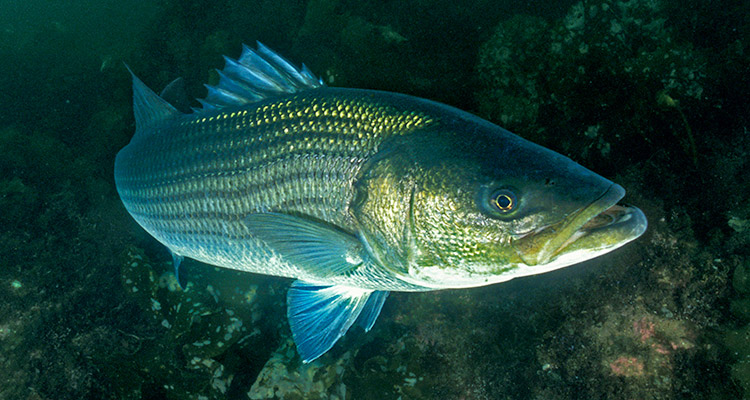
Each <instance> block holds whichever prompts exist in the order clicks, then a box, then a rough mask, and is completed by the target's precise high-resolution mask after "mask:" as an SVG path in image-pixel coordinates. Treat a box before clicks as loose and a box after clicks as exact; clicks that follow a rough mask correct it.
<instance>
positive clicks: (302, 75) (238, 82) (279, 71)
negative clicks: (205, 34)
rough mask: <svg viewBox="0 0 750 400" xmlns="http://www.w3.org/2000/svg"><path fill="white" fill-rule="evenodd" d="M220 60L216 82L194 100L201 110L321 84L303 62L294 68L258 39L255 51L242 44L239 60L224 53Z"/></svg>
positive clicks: (316, 86)
mask: <svg viewBox="0 0 750 400" xmlns="http://www.w3.org/2000/svg"><path fill="white" fill-rule="evenodd" d="M224 60H225V62H226V64H225V65H224V69H223V70H221V71H218V73H219V83H218V84H217V85H216V86H211V85H205V86H206V88H207V89H208V96H206V98H205V99H199V100H198V101H199V102H200V103H201V104H202V105H203V110H215V109H219V108H224V107H228V106H238V105H242V104H247V103H252V102H255V101H258V100H262V99H265V98H268V97H273V96H278V95H281V94H287V93H294V92H299V91H301V90H307V89H314V88H318V87H321V86H325V85H324V84H323V80H322V79H320V78H318V77H316V76H315V75H313V73H312V72H311V71H310V70H309V69H308V68H307V67H306V66H305V65H304V64H303V65H302V68H297V67H295V66H294V65H292V64H291V63H290V62H289V61H287V60H285V59H284V58H282V57H281V56H280V55H278V54H276V53H274V52H273V51H272V50H271V49H269V48H268V47H266V46H264V45H263V44H261V43H260V42H258V48H257V50H253V49H251V48H250V47H248V46H247V45H242V54H241V55H240V58H239V59H237V60H233V59H231V58H229V57H226V56H225V57H224ZM196 111H198V112H200V111H202V110H196Z"/></svg>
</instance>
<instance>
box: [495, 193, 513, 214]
mask: <svg viewBox="0 0 750 400" xmlns="http://www.w3.org/2000/svg"><path fill="white" fill-rule="evenodd" d="M490 204H491V205H492V207H493V208H494V209H495V210H497V211H499V212H501V213H503V214H506V213H509V212H511V211H513V210H515V209H516V206H517V205H518V202H517V201H516V195H515V194H514V193H513V192H511V191H510V190H508V189H498V190H495V191H494V192H492V194H491V195H490Z"/></svg>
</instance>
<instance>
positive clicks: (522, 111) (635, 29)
mask: <svg viewBox="0 0 750 400" xmlns="http://www.w3.org/2000/svg"><path fill="white" fill-rule="evenodd" d="M666 17H667V15H665V12H664V11H663V9H662V2H660V1H646V0H631V1H619V0H601V1H595V2H579V3H576V4H575V5H573V6H572V7H571V8H570V9H569V10H568V13H567V15H565V17H563V18H561V19H558V20H553V21H547V20H544V19H541V18H538V17H527V16H515V17H513V18H510V19H508V20H506V21H502V22H501V23H500V24H499V25H497V27H496V28H495V32H494V34H493V36H492V37H491V38H490V39H489V40H488V41H487V42H486V43H485V44H484V45H483V46H482V49H481V51H480V54H479V62H478V65H477V72H478V75H479V78H480V81H481V82H482V84H483V86H484V89H483V90H481V91H480V92H479V95H478V103H479V105H480V113H481V115H482V116H484V117H487V118H490V119H492V120H494V121H497V122H498V123H501V124H502V125H504V126H505V127H507V128H508V129H510V130H512V131H515V132H517V133H519V134H521V135H522V136H525V137H527V138H529V139H531V140H532V141H535V142H538V143H541V144H543V145H547V146H552V147H553V148H556V149H560V150H562V151H563V152H566V153H568V154H572V155H574V156H575V157H579V158H585V159H587V161H589V162H597V161H603V160H605V159H608V160H609V161H608V162H611V161H612V160H611V159H612V157H618V156H619V157H626V156H625V155H624V154H623V152H621V151H617V150H624V149H628V150H629V152H625V153H626V154H628V155H627V157H633V156H634V155H633V150H634V149H638V148H647V146H654V145H656V144H658V145H659V146H662V145H664V146H673V147H674V148H673V149H672V150H674V151H675V152H676V153H677V154H679V155H680V156H681V157H683V158H686V161H688V162H695V157H696V149H695V143H694V138H693V137H692V136H693V134H692V129H691V127H690V125H689V124H688V120H687V119H686V118H685V113H684V111H683V109H684V107H685V106H686V104H688V105H689V104H692V103H693V102H696V101H698V100H700V99H701V98H702V95H703V91H704V80H705V76H706V71H705V61H704V58H703V56H702V55H701V54H700V53H698V52H696V51H694V50H693V48H692V46H691V45H690V44H688V43H684V42H680V41H679V40H676V39H675V36H676V35H675V34H674V32H673V31H672V29H671V28H670V27H669V26H667V25H666ZM663 142H666V143H663ZM614 161H619V160H614Z"/></svg>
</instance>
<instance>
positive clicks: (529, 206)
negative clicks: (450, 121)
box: [352, 122, 647, 288]
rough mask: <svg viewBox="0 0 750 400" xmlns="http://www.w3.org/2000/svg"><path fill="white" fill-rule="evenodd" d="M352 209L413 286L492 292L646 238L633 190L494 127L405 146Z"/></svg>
mask: <svg viewBox="0 0 750 400" xmlns="http://www.w3.org/2000/svg"><path fill="white" fill-rule="evenodd" d="M397 142H398V143H396V144H394V145H393V146H392V147H391V150H389V151H384V152H383V155H382V156H381V157H379V158H376V159H375V160H374V161H373V162H372V163H371V165H369V166H368V167H367V169H366V171H365V172H363V174H362V179H361V180H360V181H359V182H358V194H357V200H356V201H355V203H354V207H353V208H352V210H353V212H354V214H355V218H356V219H357V220H358V222H359V223H360V235H361V236H362V238H363V240H364V241H365V242H366V243H367V244H368V247H369V248H370V250H371V252H372V253H373V255H374V256H375V258H376V259H377V260H379V261H380V262H381V264H383V265H386V266H388V267H390V268H392V269H393V270H394V271H396V272H397V273H400V274H401V276H402V279H405V280H408V281H410V282H411V283H414V284H418V285H422V286H426V287H433V288H454V287H472V286H481V285H487V284H492V283H497V282H502V281H506V280H509V279H512V278H515V277H519V276H525V275H532V274H538V273H543V272H547V271H551V270H554V269H558V268H562V267H565V266H568V265H571V264H575V263H578V262H581V261H585V260H588V259H591V258H594V257H597V256H599V255H602V254H604V253H607V252H609V251H612V250H614V249H616V248H618V247H620V246H622V245H624V244H625V243H627V242H629V241H631V240H633V239H635V238H637V237H638V236H640V235H641V234H642V233H643V232H644V231H645V229H646V225H647V223H646V218H645V216H644V214H643V213H642V212H641V210H639V209H638V208H636V207H631V206H626V205H619V204H618V201H620V200H621V199H622V197H623V196H624V195H625V190H624V189H623V188H622V187H621V186H619V185H617V184H616V183H613V182H611V181H610V180H608V179H606V178H604V177H602V176H599V175H597V174H596V173H594V172H592V171H590V170H588V169H586V168H584V167H583V166H581V165H579V164H577V163H575V162H574V161H572V160H571V159H569V158H567V157H565V156H563V155H561V154H558V153H556V152H554V151H551V150H549V149H546V148H544V147H541V146H539V145H536V144H534V143H531V142H529V141H526V140H524V139H522V138H520V137H518V136H516V135H513V134H512V133H510V132H508V131H505V130H503V129H502V128H499V127H497V126H495V125H492V124H489V123H486V122H484V123H476V124H474V126H472V127H471V129H469V130H468V131H467V129H465V128H462V129H453V130H451V129H444V128H443V129H438V130H434V131H431V132H423V133H422V134H420V135H418V136H417V135H414V136H412V137H407V138H401V139H400V140H399V141H397Z"/></svg>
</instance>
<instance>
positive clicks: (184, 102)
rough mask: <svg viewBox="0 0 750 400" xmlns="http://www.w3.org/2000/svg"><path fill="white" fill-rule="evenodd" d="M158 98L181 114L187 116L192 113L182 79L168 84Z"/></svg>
mask: <svg viewBox="0 0 750 400" xmlns="http://www.w3.org/2000/svg"><path fill="white" fill-rule="evenodd" d="M159 97H161V98H162V99H164V100H165V101H167V102H168V103H169V104H171V105H172V107H174V108H176V109H177V111H179V112H181V113H184V114H185V113H186V114H189V113H190V112H191V111H192V110H191V108H190V98H188V96H187V91H186V90H185V80H184V79H182V78H177V79H175V80H173V81H172V82H170V83H169V85H167V86H166V87H165V88H164V89H162V91H161V93H159Z"/></svg>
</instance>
